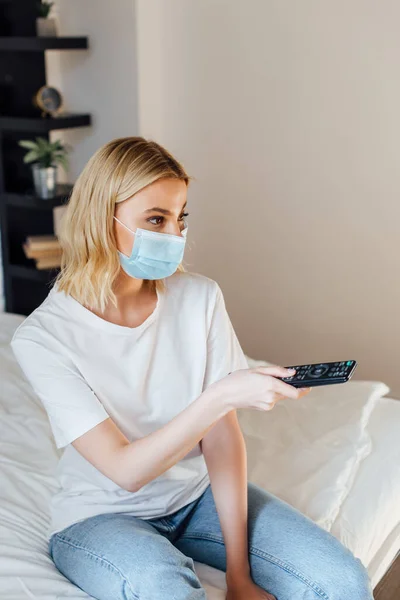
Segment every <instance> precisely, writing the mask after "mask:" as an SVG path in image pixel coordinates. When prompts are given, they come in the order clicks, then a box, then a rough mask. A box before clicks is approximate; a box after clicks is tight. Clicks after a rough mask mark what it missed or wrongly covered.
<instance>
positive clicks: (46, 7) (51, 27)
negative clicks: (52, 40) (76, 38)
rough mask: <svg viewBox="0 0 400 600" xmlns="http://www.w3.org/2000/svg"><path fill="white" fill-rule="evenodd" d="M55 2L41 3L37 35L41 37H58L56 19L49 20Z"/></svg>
mask: <svg viewBox="0 0 400 600" xmlns="http://www.w3.org/2000/svg"><path fill="white" fill-rule="evenodd" d="M53 4H54V2H46V1H45V0H44V1H43V2H39V3H38V4H37V8H38V11H39V15H40V17H37V19H36V33H37V35H38V36H39V37H57V24H56V20H55V19H49V14H50V11H51V8H52V6H53Z"/></svg>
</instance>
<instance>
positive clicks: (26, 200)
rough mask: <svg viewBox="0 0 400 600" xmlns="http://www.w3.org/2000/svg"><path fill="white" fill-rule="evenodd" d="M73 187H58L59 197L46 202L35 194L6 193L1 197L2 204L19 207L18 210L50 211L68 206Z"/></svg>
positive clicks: (65, 185) (67, 185)
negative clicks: (50, 209)
mask: <svg viewBox="0 0 400 600" xmlns="http://www.w3.org/2000/svg"><path fill="white" fill-rule="evenodd" d="M72 187H73V186H72V185H71V184H70V183H68V184H59V185H58V186H57V195H56V196H55V197H54V198H49V199H48V200H44V199H43V198H38V197H37V196H35V195H34V194H13V193H9V192H5V193H3V194H1V195H0V200H1V202H5V203H6V204H7V205H8V206H17V207H18V208H30V209H35V210H48V209H49V208H54V207H55V206H62V205H64V204H67V201H68V197H69V194H70V193H71V190H72Z"/></svg>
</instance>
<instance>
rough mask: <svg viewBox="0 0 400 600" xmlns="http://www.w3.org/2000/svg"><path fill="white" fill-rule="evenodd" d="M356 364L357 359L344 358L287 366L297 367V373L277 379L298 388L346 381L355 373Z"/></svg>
mask: <svg viewBox="0 0 400 600" xmlns="http://www.w3.org/2000/svg"><path fill="white" fill-rule="evenodd" d="M356 366H357V362H356V361H355V360H344V361H342V362H329V363H316V364H312V365H298V366H293V367H285V368H286V369H296V373H295V374H294V375H293V376H292V377H277V379H281V380H282V381H285V382H286V383H289V384H290V385H292V386H293V387H297V388H299V387H302V388H303V387H316V386H318V385H332V384H334V383H346V381H348V380H349V379H350V377H351V376H352V375H353V373H354V370H355V368H356Z"/></svg>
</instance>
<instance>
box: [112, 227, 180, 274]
mask: <svg viewBox="0 0 400 600" xmlns="http://www.w3.org/2000/svg"><path fill="white" fill-rule="evenodd" d="M114 219H115V220H116V221H118V223H120V224H121V225H122V226H123V227H125V229H127V230H128V231H130V232H131V233H133V235H134V236H135V240H134V242H133V246H132V252H131V255H130V256H129V257H128V256H125V254H122V252H119V251H118V254H119V260H120V263H121V266H122V268H123V269H124V271H125V273H127V274H128V275H130V276H131V277H135V278H136V279H163V278H164V277H169V276H170V275H172V274H173V273H175V271H176V270H177V268H178V266H179V264H180V263H181V262H182V258H183V253H184V251H185V244H186V234H187V230H188V228H187V227H186V228H185V229H183V231H182V232H181V233H182V236H183V237H181V236H179V235H171V234H169V233H159V232H158V231H149V230H147V229H140V228H137V229H136V231H132V229H129V227H127V226H126V225H125V224H124V223H122V222H121V221H120V220H119V219H117V217H114Z"/></svg>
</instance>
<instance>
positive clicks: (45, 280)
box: [0, 0, 91, 315]
mask: <svg viewBox="0 0 400 600" xmlns="http://www.w3.org/2000/svg"><path fill="white" fill-rule="evenodd" d="M36 16H37V14H36V2H34V1H33V0H19V1H18V3H14V2H3V1H0V230H1V247H2V263H3V264H2V266H3V281H4V294H5V309H6V311H7V312H14V313H20V314H25V315H28V314H29V313H31V312H32V311H33V310H34V309H35V308H36V307H37V306H38V305H39V304H40V303H41V302H43V300H44V299H45V297H46V296H47V294H48V292H49V289H50V287H51V285H52V282H53V281H54V278H55V276H56V275H57V273H58V269H46V270H38V269H36V266H35V261H34V260H32V259H28V258H26V256H25V254H24V252H23V248H22V244H23V243H24V241H25V239H26V237H28V236H29V235H48V234H53V233H54V229H53V208H54V207H56V206H61V205H63V204H66V203H67V202H68V199H69V196H70V193H71V191H72V187H73V184H60V185H59V186H58V187H57V195H56V196H55V197H54V198H52V199H51V200H43V199H42V198H38V197H37V196H36V195H35V193H34V191H33V181H32V173H31V167H30V165H26V164H25V163H24V162H23V156H24V154H25V152H26V150H24V149H23V148H21V147H20V146H19V145H18V141H19V140H22V139H34V138H35V137H36V136H37V135H40V136H42V137H46V138H47V139H48V138H49V132H50V131H54V130H58V129H69V128H72V127H87V126H89V125H90V124H91V117H90V115H89V114H70V113H63V114H60V115H58V116H57V117H51V118H49V117H42V115H41V111H40V110H39V109H38V108H36V107H35V106H34V105H33V102H32V99H33V97H34V95H35V94H36V92H37V91H38V90H39V88H40V87H42V86H43V85H46V70H45V51H48V50H51V51H54V50H63V51H66V50H85V49H86V48H88V38H87V37H37V36H36Z"/></svg>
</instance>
